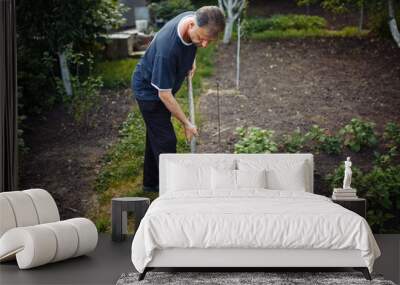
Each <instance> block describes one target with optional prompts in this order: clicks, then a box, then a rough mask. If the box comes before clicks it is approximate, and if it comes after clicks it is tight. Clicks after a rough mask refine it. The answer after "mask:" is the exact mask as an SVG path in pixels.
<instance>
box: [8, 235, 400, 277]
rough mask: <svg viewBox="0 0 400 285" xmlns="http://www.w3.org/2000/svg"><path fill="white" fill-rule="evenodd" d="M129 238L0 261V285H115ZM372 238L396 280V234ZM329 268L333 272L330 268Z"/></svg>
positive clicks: (380, 268) (380, 265)
mask: <svg viewBox="0 0 400 285" xmlns="http://www.w3.org/2000/svg"><path fill="white" fill-rule="evenodd" d="M132 238H133V237H132V236H130V237H129V238H127V239H126V240H125V241H123V242H112V241H111V236H110V235H108V234H100V235H99V242H98V245H97V248H96V250H95V251H94V252H92V253H90V254H88V255H87V256H81V257H77V258H74V259H69V260H65V261H61V262H57V263H51V264H47V265H44V266H41V267H37V268H33V269H28V270H19V269H18V266H17V263H16V262H15V261H13V262H7V263H2V264H0V284H1V285H9V284H99V285H100V284H115V283H116V282H117V280H118V278H119V277H120V276H121V274H122V273H125V272H133V271H135V269H134V267H133V265H132V262H131V258H130V254H131V244H132ZM375 238H376V240H377V242H378V244H379V247H380V249H381V251H382V257H380V258H379V259H378V260H377V261H376V263H375V267H374V272H376V273H380V274H383V275H384V277H385V279H389V280H392V281H394V282H395V283H398V282H399V281H400V280H399V271H400V262H399V256H400V244H399V243H400V242H399V240H400V239H399V235H376V236H375ZM181 270H182V269H181ZM315 270H316V269H315ZM331 270H333V271H335V269H333V268H332V269H331ZM289 271H292V270H289ZM306 271H313V270H312V269H311V268H310V269H308V270H306ZM329 271H330V270H329ZM337 271H342V270H337Z"/></svg>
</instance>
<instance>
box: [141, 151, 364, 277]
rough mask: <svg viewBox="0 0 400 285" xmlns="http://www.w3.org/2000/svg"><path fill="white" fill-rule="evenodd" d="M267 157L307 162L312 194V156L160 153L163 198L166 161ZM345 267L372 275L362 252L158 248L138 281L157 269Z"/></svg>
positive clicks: (309, 190)
mask: <svg viewBox="0 0 400 285" xmlns="http://www.w3.org/2000/svg"><path fill="white" fill-rule="evenodd" d="M266 156H267V157H268V159H269V158H270V159H272V160H274V159H282V158H284V159H287V158H288V157H289V156H290V158H293V159H296V160H304V161H306V162H307V163H306V166H307V169H306V170H305V172H306V175H307V177H308V181H309V183H308V187H307V189H306V190H307V191H308V192H311V193H312V192H313V171H314V170H313V168H314V162H313V155H312V154H161V155H160V195H162V194H164V193H165V192H166V191H167V190H168V189H165V186H164V185H166V180H167V177H166V174H167V172H166V169H167V160H175V161H182V160H186V159H187V160H194V159H207V160H208V159H210V160H211V161H212V160H217V159H221V158H233V157H234V158H241V157H246V158H249V157H254V158H256V157H263V158H265V157H266ZM282 267H284V268H338V267H340V268H343V267H350V268H353V269H355V270H357V271H361V272H362V273H363V275H364V277H365V278H366V279H367V280H371V275H370V273H369V270H368V268H367V267H366V264H365V262H364V260H363V259H362V257H361V252H360V251H359V250H330V249H254V248H218V249H217V248H207V249H199V248H168V249H162V250H161V249H157V250H156V251H155V252H154V256H153V259H152V260H151V262H150V263H149V264H148V265H147V267H146V268H145V270H144V271H143V273H141V274H140V275H139V280H143V279H144V277H145V276H146V273H147V272H148V271H150V270H153V269H155V268H232V269H238V271H246V269H249V268H260V269H261V268H282Z"/></svg>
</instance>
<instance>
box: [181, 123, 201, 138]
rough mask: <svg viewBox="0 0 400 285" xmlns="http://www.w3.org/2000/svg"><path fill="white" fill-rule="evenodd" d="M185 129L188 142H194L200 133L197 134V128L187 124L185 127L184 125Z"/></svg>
mask: <svg viewBox="0 0 400 285" xmlns="http://www.w3.org/2000/svg"><path fill="white" fill-rule="evenodd" d="M183 127H184V128H185V136H186V140H187V141H188V142H190V141H191V140H192V138H193V136H198V135H199V133H198V132H197V127H196V126H195V125H193V124H192V123H190V122H187V123H186V124H185V125H183Z"/></svg>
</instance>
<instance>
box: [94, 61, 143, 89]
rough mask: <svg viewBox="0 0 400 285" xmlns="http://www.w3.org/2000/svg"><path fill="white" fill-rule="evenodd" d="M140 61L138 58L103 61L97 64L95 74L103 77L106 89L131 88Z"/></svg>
mask: <svg viewBox="0 0 400 285" xmlns="http://www.w3.org/2000/svg"><path fill="white" fill-rule="evenodd" d="M138 61H139V60H138V59H136V58H127V59H120V60H110V61H102V62H98V63H96V65H95V67H94V71H93V72H94V74H95V75H96V76H101V78H102V79H103V83H104V87H106V88H129V87H130V85H131V78H132V73H133V71H134V69H135V66H136V64H137V63H138Z"/></svg>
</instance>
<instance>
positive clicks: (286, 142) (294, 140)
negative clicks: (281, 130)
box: [282, 128, 307, 153]
mask: <svg viewBox="0 0 400 285" xmlns="http://www.w3.org/2000/svg"><path fill="white" fill-rule="evenodd" d="M306 142H307V138H306V137H305V136H304V135H303V134H302V133H301V131H300V128H297V129H296V130H295V131H294V132H293V133H291V134H286V135H283V142H282V145H283V149H284V151H286V152H290V153H295V152H300V151H302V150H303V148H304V145H305V144H306Z"/></svg>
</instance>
